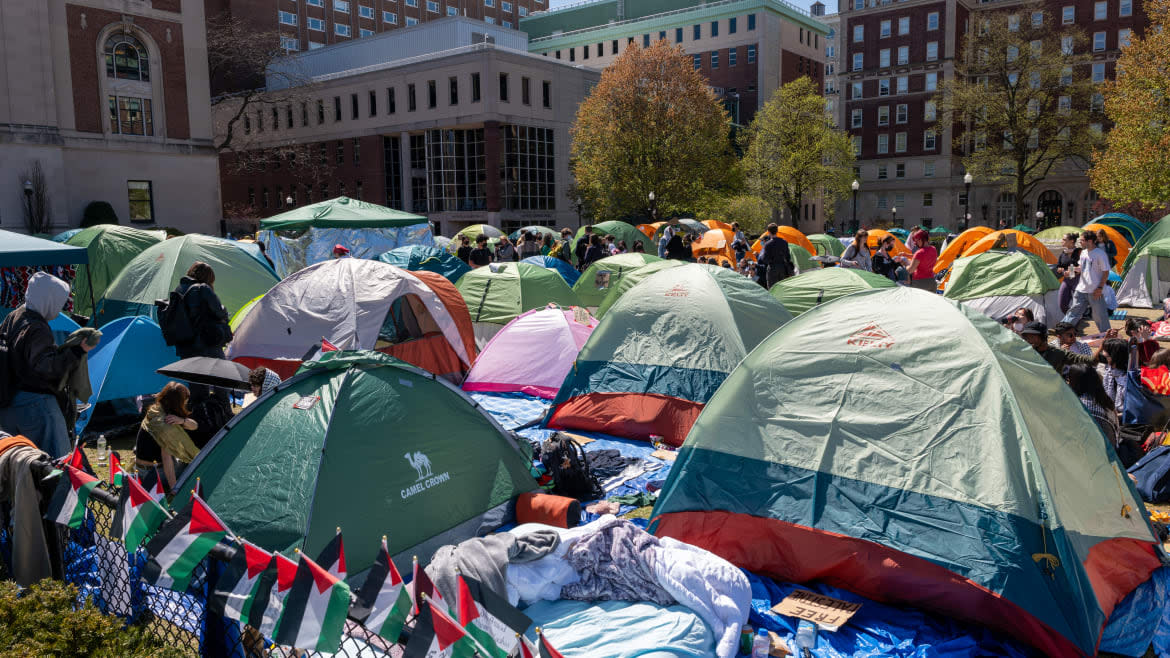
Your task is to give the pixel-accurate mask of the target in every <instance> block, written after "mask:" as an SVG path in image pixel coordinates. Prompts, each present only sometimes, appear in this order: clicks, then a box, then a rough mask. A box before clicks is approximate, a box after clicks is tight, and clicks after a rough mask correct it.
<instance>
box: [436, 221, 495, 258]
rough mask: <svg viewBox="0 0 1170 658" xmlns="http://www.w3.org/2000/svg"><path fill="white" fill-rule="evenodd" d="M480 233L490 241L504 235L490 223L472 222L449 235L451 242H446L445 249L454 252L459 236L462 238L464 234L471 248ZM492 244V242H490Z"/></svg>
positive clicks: (457, 245) (457, 246)
mask: <svg viewBox="0 0 1170 658" xmlns="http://www.w3.org/2000/svg"><path fill="white" fill-rule="evenodd" d="M481 235H486V236H487V237H488V240H489V241H491V240H498V239H500V238H502V237H504V232H503V231H501V230H500V229H498V228H496V227H494V226H492V225H490V224H472V225H471V226H465V227H463V228H462V229H460V230H459V232H458V233H456V234H455V235H452V236H451V242H449V243H448V244H447V250H448V251H450V252H451V253H455V250H457V249H458V248H459V240H460V238H463V237H464V236H466V237H467V239H468V240H470V241H471V248H472V249H474V248H475V239H476V238H478V237H479V236H481ZM492 246H494V244H492Z"/></svg>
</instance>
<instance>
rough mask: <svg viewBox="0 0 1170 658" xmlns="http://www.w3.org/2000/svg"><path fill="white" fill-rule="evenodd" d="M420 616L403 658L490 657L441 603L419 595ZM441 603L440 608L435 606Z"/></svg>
mask: <svg viewBox="0 0 1170 658" xmlns="http://www.w3.org/2000/svg"><path fill="white" fill-rule="evenodd" d="M419 599H420V600H421V601H422V604H423V608H422V613H421V614H420V615H419V617H418V620H417V621H416V622H415V624H414V630H413V631H412V632H411V634H410V641H409V642H407V643H406V649H405V650H404V651H403V652H402V658H423V657H424V656H425V657H426V658H472V657H473V656H476V655H479V656H483V657H485V658H486V656H489V655H491V654H490V653H488V652H487V650H486V649H483V648H482V647H480V646H479V645H478V644H476V642H475V638H473V637H471V636H470V635H468V634H467V631H465V630H463V628H462V627H461V626H460V625H459V622H457V621H455V620H454V619H452V618H451V617H450V616H449V615H447V614H446V613H444V612H443V611H442V610H441V607H442V605H441V602H439V601H436V600H435V599H432V598H430V597H429V596H427V595H426V594H420V595H419ZM436 603H440V605H436Z"/></svg>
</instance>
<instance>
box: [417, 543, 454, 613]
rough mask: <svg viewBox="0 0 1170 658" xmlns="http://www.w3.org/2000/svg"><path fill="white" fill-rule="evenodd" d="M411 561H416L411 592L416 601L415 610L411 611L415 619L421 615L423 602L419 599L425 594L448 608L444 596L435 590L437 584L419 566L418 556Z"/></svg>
mask: <svg viewBox="0 0 1170 658" xmlns="http://www.w3.org/2000/svg"><path fill="white" fill-rule="evenodd" d="M411 559H412V560H413V561H414V566H413V567H412V570H413V571H414V573H413V576H412V578H411V580H410V591H411V594H412V598H413V599H414V608H413V609H412V610H411V613H412V614H414V616H415V617H417V616H418V615H419V612H420V611H421V610H420V604H421V600H420V599H419V597H420V596H421V595H423V594H426V595H427V596H428V597H430V598H432V599H434V600H435V601H438V602H439V604H440V605H441V606H442V607H447V603H446V602H445V601H443V594H442V593H441V592H440V591H439V590H437V589H435V584H434V583H432V582H431V578H430V576H428V575H427V570H426V569H423V568H422V567H420V566H418V556H417V555H415V556H414V557H413V558H411Z"/></svg>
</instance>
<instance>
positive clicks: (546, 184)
mask: <svg viewBox="0 0 1170 658" xmlns="http://www.w3.org/2000/svg"><path fill="white" fill-rule="evenodd" d="M501 132H502V133H503V135H502V136H503V141H504V161H503V163H502V164H503V166H502V168H501V171H500V183H501V188H502V190H501V191H502V196H503V199H502V201H503V205H504V207H505V208H507V209H509V210H552V209H554V208H556V201H555V199H556V184H555V183H556V179H555V171H556V170H555V158H554V153H555V150H554V146H555V145H554V139H553V131H552V129H551V128H533V127H528V126H517V125H505V126H502V127H501Z"/></svg>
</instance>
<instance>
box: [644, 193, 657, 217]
mask: <svg viewBox="0 0 1170 658" xmlns="http://www.w3.org/2000/svg"><path fill="white" fill-rule="evenodd" d="M646 198H647V199H649V200H650V223H651V224H653V223H654V222H656V221H658V203H656V200H655V197H654V193H653V192H651V193H650V194H647V195H646Z"/></svg>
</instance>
